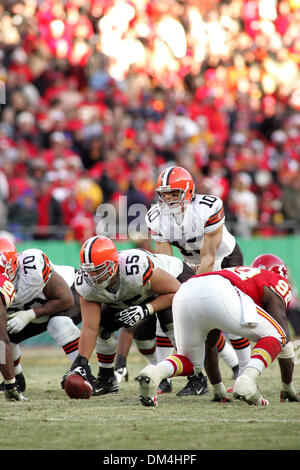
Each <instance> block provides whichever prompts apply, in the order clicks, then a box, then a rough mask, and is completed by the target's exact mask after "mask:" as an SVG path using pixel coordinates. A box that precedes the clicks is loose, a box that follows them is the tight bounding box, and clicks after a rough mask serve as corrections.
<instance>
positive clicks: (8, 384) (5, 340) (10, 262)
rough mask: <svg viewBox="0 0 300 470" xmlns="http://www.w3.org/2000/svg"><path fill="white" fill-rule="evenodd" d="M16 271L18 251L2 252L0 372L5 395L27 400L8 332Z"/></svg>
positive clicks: (0, 279)
mask: <svg viewBox="0 0 300 470" xmlns="http://www.w3.org/2000/svg"><path fill="white" fill-rule="evenodd" d="M16 273H17V254H16V252H14V251H13V252H12V251H8V252H7V253H6V254H4V253H0V372H1V374H2V376H3V379H4V384H3V390H4V395H5V398H6V400H8V401H23V400H25V398H24V396H23V394H22V393H20V390H19V387H18V384H17V381H16V377H15V372H14V364H13V357H12V350H11V344H10V341H9V337H8V334H7V319H6V312H7V309H8V308H9V307H10V305H11V303H12V302H13V300H14V297H15V287H14V285H13V283H12V281H13V280H14V279H15V277H16Z"/></svg>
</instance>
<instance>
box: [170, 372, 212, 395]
mask: <svg viewBox="0 0 300 470" xmlns="http://www.w3.org/2000/svg"><path fill="white" fill-rule="evenodd" d="M208 392H209V390H208V386H207V377H205V375H203V374H202V372H200V374H197V375H189V376H188V383H187V384H186V386H185V387H184V388H182V389H181V390H179V392H177V393H176V395H178V396H179V397H184V396H188V395H204V394H205V393H208Z"/></svg>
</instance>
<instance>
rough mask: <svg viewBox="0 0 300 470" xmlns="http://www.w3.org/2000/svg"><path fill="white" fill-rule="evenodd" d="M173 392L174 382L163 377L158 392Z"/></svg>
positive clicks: (160, 393)
mask: <svg viewBox="0 0 300 470" xmlns="http://www.w3.org/2000/svg"><path fill="white" fill-rule="evenodd" d="M171 392H172V382H171V380H170V379H162V381H161V382H160V384H159V386H158V389H157V393H158V394H159V395H162V394H163V393H171Z"/></svg>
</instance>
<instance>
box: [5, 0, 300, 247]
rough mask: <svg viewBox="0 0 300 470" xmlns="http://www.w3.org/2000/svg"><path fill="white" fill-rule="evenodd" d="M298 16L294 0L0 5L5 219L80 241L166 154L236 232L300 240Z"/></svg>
mask: <svg viewBox="0 0 300 470" xmlns="http://www.w3.org/2000/svg"><path fill="white" fill-rule="evenodd" d="M299 22H300V0H257V1H253V0H223V1H221V0H197V1H196V0H186V1H184V0H165V1H163V2H161V1H159V0H135V1H134V0H132V1H130V0H122V1H121V0H119V1H118V0H68V1H64V0H43V1H39V0H26V1H22V0H16V1H10V0H9V1H3V2H1V5H0V46H1V47H0V80H1V81H0V102H1V114H0V180H1V185H0V196H1V206H0V213H1V218H0V220H1V226H0V228H1V229H2V230H8V231H11V232H13V233H14V234H15V235H16V237H17V239H19V240H23V239H32V238H33V239H40V238H55V239H76V240H79V241H82V240H83V239H86V238H88V237H89V236H91V235H93V233H94V230H95V229H94V226H95V224H94V214H95V211H96V209H97V207H98V206H99V204H100V203H102V202H112V203H113V204H117V202H118V198H119V196H120V195H125V196H127V197H128V205H130V204H132V203H134V202H140V203H144V204H146V205H147V206H148V207H150V205H151V203H152V202H153V201H154V196H155V181H156V179H157V176H158V174H159V172H160V171H161V170H162V168H163V167H164V166H169V165H170V164H173V163H174V164H176V165H180V166H183V167H184V168H186V169H187V170H188V171H190V173H191V174H192V175H193V177H194V179H195V182H196V192H198V193H212V194H215V195H217V196H219V197H221V198H222V200H223V201H224V205H225V209H226V220H227V225H228V226H229V227H230V229H231V231H232V232H233V233H234V234H235V235H237V236H250V235H251V234H259V235H277V234H280V235H281V234H287V233H298V232H299V230H300V210H299V209H300V166H299V162H300V76H299V66H300V33H299Z"/></svg>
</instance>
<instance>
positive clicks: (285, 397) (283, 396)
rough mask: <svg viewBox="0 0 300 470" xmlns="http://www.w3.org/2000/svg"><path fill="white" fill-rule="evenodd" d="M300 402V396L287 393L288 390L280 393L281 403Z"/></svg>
mask: <svg viewBox="0 0 300 470" xmlns="http://www.w3.org/2000/svg"><path fill="white" fill-rule="evenodd" d="M286 400H288V401H290V402H291V401H298V402H300V395H298V393H297V394H296V395H294V394H292V393H290V392H287V391H286V390H281V391H280V401H281V402H284V401H286Z"/></svg>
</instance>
